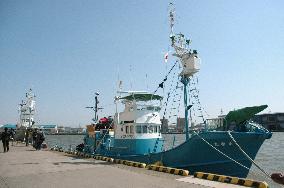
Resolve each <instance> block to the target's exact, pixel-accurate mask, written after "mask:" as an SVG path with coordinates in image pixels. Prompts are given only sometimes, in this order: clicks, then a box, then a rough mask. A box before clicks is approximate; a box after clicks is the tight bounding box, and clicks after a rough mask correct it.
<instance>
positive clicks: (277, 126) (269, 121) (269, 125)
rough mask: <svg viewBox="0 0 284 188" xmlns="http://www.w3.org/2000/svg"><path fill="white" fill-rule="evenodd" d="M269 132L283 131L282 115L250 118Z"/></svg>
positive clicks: (283, 120)
mask: <svg viewBox="0 0 284 188" xmlns="http://www.w3.org/2000/svg"><path fill="white" fill-rule="evenodd" d="M252 120H253V121H255V122H257V123H259V124H261V125H262V126H264V127H265V128H266V129H268V130H270V131H284V113H283V112H282V113H273V114H259V115H255V116H254V117H253V118H252Z"/></svg>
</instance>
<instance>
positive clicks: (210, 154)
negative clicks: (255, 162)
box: [95, 131, 271, 177]
mask: <svg viewBox="0 0 284 188" xmlns="http://www.w3.org/2000/svg"><path fill="white" fill-rule="evenodd" d="M231 134H232V136H233V137H234V139H235V140H236V142H237V143H238V144H239V145H240V146H241V148H242V149H243V150H244V151H245V152H246V153H247V154H248V155H249V156H250V157H251V158H252V159H254V158H255V156H256V154H257V152H258V150H259V148H260V147H261V145H262V143H263V142H264V140H265V139H268V138H270V137H271V133H269V132H268V133H263V132H262V133H261V132H231ZM199 135H200V137H202V138H203V139H205V140H206V141H207V142H209V143H210V144H211V145H212V146H214V147H215V148H217V149H218V150H220V151H221V152H223V153H225V154H226V155H228V156H229V157H231V158H232V159H234V160H236V161H238V162H239V163H241V164H243V165H244V166H246V167H248V168H250V167H251V165H252V163H251V162H250V161H249V160H248V159H247V158H246V157H245V156H244V154H243V153H242V152H241V151H240V150H239V148H238V147H237V146H236V145H235V144H234V142H233V141H232V139H231V138H230V136H229V134H228V132H226V131H206V132H200V133H199ZM200 137H199V136H198V135H192V137H190V138H189V140H187V141H185V142H184V143H183V144H181V145H179V146H177V147H175V148H173V149H170V150H167V151H162V152H156V153H155V152H152V151H150V152H149V153H147V154H136V155H135V154H127V153H125V152H123V151H124V150H125V149H123V148H119V147H117V148H116V144H115V143H116V142H115V140H114V145H113V147H111V148H108V149H99V150H96V152H95V154H100V155H104V156H108V157H113V158H119V159H124V160H131V161H137V162H143V163H146V164H153V163H156V162H161V163H162V164H163V165H164V166H168V167H174V168H181V169H187V170H189V172H190V173H191V174H192V173H194V172H197V171H201V172H210V173H216V174H223V175H229V176H238V177H246V176H247V174H248V172H249V170H248V169H246V168H244V167H241V166H240V165H238V164H236V163H235V162H233V161H232V160H230V159H228V158H227V157H225V156H223V155H222V154H221V153H220V152H218V151H217V150H215V149H214V148H213V147H211V146H210V145H209V144H207V143H206V142H205V141H204V140H202V139H201V138H200ZM140 146H141V147H142V145H140Z"/></svg>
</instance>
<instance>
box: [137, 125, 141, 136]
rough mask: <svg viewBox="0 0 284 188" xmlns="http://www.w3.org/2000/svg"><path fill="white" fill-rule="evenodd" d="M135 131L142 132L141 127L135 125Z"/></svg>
mask: <svg viewBox="0 0 284 188" xmlns="http://www.w3.org/2000/svg"><path fill="white" fill-rule="evenodd" d="M136 133H139V134H140V133H142V127H141V126H140V125H137V126H136Z"/></svg>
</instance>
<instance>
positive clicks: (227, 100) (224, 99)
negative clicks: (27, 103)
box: [0, 0, 284, 127]
mask: <svg viewBox="0 0 284 188" xmlns="http://www.w3.org/2000/svg"><path fill="white" fill-rule="evenodd" d="M174 4H175V7H176V15H177V16H176V23H175V28H174V31H175V32H177V33H179V32H182V33H184V34H185V35H186V36H188V37H190V38H191V39H192V48H193V49H196V50H197V51H198V52H199V55H200V57H201V59H202V64H201V70H200V72H199V73H198V78H199V89H200V101H201V103H202V107H203V108H204V109H205V110H206V112H207V114H208V115H209V117H210V118H213V117H215V116H217V115H218V114H220V110H221V109H222V110H223V112H224V113H227V112H229V111H230V110H232V109H237V108H242V107H245V106H253V105H261V104H267V105H268V106H269V107H268V109H267V110H266V111H264V112H266V113H268V112H271V113H273V112H283V111H284V100H283V98H284V87H283V80H284V74H283V73H284V56H283V49H284V14H283V7H284V2H283V1H280V0H274V1H265V0H262V1H258V0H251V1H239V0H236V1H227V0H215V1H211V0H176V1H174ZM167 9H168V2H167V1H162V0H157V1H145V0H143V1H142V0H139V1H126V0H125V1H117V0H108V1H93V0H90V1H88V0H82V1H76V0H60V1H56V0H50V1H38V0H27V1H6V0H4V1H0V88H1V92H0V124H5V123H16V122H17V121H18V117H19V114H18V104H19V103H20V102H21V100H22V99H24V97H25V93H26V92H27V91H28V89H29V88H32V89H33V90H34V92H35V94H36V116H35V121H36V123H38V124H57V125H63V126H72V127H77V126H84V125H86V124H89V123H90V122H91V119H92V116H93V112H92V111H90V110H89V109H86V108H85V107H86V106H92V105H94V96H95V94H94V93H95V92H99V93H100V106H102V107H104V110H102V112H100V113H101V115H102V116H105V115H112V114H113V113H114V112H115V107H114V103H113V100H114V96H115V95H116V91H117V89H118V84H117V83H118V80H122V82H123V90H148V91H151V92H152V91H154V90H155V89H156V88H157V86H158V84H159V83H160V82H161V81H162V79H163V78H164V76H165V73H166V72H167V70H168V69H169V68H170V67H171V66H172V65H173V63H174V61H175V59H174V57H172V56H170V57H169V61H168V62H167V63H165V62H164V59H163V58H164V54H165V52H167V51H168V49H169V33H170V30H169V23H168V12H167V11H168V10H167ZM160 94H162V93H160Z"/></svg>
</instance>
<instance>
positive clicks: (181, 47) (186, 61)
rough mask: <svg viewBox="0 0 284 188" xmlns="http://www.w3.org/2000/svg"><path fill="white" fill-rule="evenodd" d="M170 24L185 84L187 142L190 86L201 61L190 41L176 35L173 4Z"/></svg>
mask: <svg viewBox="0 0 284 188" xmlns="http://www.w3.org/2000/svg"><path fill="white" fill-rule="evenodd" d="M169 22H170V30H171V33H170V42H171V46H172V47H173V48H174V53H173V56H176V57H177V58H178V60H179V62H180V63H181V66H182V71H181V73H180V74H179V76H180V81H181V83H182V84H183V88H184V90H183V92H184V111H185V113H184V114H185V117H184V119H185V125H184V126H185V135H186V140H188V139H189V128H188V124H189V122H188V111H189V109H190V108H191V107H192V105H189V103H190V99H189V98H188V96H189V91H188V86H189V82H190V79H191V78H192V76H193V75H194V74H195V73H197V72H198V71H199V65H200V59H199V57H198V54H197V51H196V50H191V49H190V48H189V44H190V42H191V41H190V39H187V38H185V36H184V34H182V33H179V34H175V33H174V29H173V27H174V22H175V7H174V4H173V3H170V4H169Z"/></svg>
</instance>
